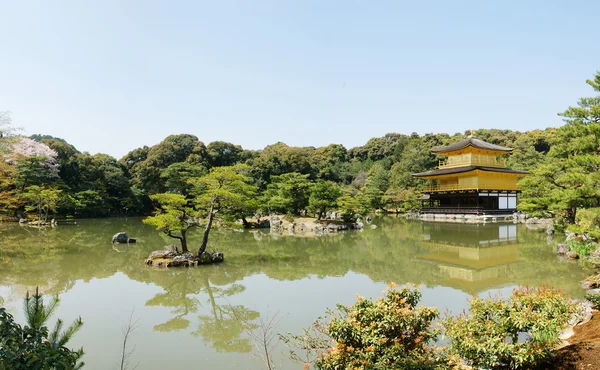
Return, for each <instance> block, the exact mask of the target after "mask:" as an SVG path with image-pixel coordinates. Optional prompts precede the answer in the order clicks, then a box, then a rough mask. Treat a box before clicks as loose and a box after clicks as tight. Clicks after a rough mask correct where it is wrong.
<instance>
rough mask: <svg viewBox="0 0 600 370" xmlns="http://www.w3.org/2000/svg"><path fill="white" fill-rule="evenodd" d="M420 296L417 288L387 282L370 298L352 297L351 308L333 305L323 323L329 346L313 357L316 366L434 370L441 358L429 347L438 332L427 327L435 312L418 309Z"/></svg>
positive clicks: (430, 309) (435, 310) (328, 369)
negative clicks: (379, 293)
mask: <svg viewBox="0 0 600 370" xmlns="http://www.w3.org/2000/svg"><path fill="white" fill-rule="evenodd" d="M420 298H421V293H420V292H419V291H418V290H416V289H412V288H411V287H402V288H395V287H394V285H393V284H392V285H391V286H390V289H388V290H387V291H386V292H385V296H384V297H383V298H380V299H378V300H376V301H372V300H369V299H363V298H361V297H358V298H357V302H356V303H355V304H354V305H352V306H349V307H346V306H341V305H340V306H338V315H337V316H335V317H334V319H333V320H331V322H330V323H329V325H328V326H327V334H328V336H329V337H330V338H331V339H332V340H333V346H332V347H330V348H328V349H327V351H326V352H325V353H323V354H322V355H321V357H320V358H318V359H317V361H316V366H317V368H319V369H323V370H330V369H331V370H333V369H437V368H439V366H441V363H442V361H441V359H439V358H438V356H437V354H436V353H435V352H434V351H433V350H432V348H431V347H430V346H429V344H430V343H431V342H432V341H433V340H435V338H436V337H437V335H438V330H435V329H433V327H432V323H433V321H434V320H435V319H436V318H437V317H438V310H437V309H436V308H432V307H423V306H419V307H418V306H417V303H418V302H419V300H420Z"/></svg>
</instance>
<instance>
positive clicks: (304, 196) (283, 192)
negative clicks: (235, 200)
mask: <svg viewBox="0 0 600 370" xmlns="http://www.w3.org/2000/svg"><path fill="white" fill-rule="evenodd" d="M308 177H309V175H308V174H306V175H302V174H300V173H298V172H290V173H285V174H283V175H279V176H272V177H271V181H272V182H271V183H270V184H269V185H268V186H267V190H266V191H265V192H264V194H263V196H262V202H261V203H262V204H264V205H266V208H267V211H269V212H284V213H293V214H295V215H299V214H300V213H301V212H302V211H303V210H305V209H306V207H307V206H308V201H309V197H310V194H311V189H312V186H313V183H312V182H311V181H310V180H309V179H308Z"/></svg>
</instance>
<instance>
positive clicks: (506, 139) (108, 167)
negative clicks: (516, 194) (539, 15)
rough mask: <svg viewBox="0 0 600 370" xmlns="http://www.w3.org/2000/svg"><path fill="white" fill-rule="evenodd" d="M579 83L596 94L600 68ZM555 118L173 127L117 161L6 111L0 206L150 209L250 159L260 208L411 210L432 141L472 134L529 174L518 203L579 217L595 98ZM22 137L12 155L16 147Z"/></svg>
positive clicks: (592, 187)
mask: <svg viewBox="0 0 600 370" xmlns="http://www.w3.org/2000/svg"><path fill="white" fill-rule="evenodd" d="M587 83H588V84H589V85H590V86H591V87H592V88H593V89H594V90H595V91H596V92H600V73H598V74H596V76H595V77H594V79H592V80H588V81H587ZM560 115H561V116H562V117H564V120H565V125H564V126H562V127H560V128H558V129H555V128H548V129H545V130H533V131H529V132H519V131H510V130H500V129H480V130H476V131H474V132H469V133H456V134H453V135H448V134H445V133H442V134H425V135H418V134H416V133H413V134H410V135H403V134H395V133H391V134H387V135H385V136H383V137H380V138H372V139H370V140H368V141H367V142H366V144H365V145H363V146H360V147H356V148H351V149H346V148H345V147H344V146H343V145H340V144H331V145H328V146H325V147H319V148H314V147H291V146H288V145H286V144H284V143H276V144H273V145H268V146H267V147H265V148H264V149H263V150H259V151H250V150H245V149H243V148H242V147H240V146H239V145H234V144H231V143H227V142H222V141H216V142H213V143H210V144H208V145H205V144H204V143H203V142H202V141H200V140H199V139H198V138H197V137H196V136H193V135H189V134H181V135H171V136H168V137H167V138H165V139H164V140H163V141H162V142H160V143H159V144H157V145H154V146H152V147H147V146H144V147H141V148H137V149H134V150H132V151H131V152H129V153H128V154H127V155H125V156H124V157H123V158H121V159H120V160H118V161H117V160H116V159H115V158H112V157H110V156H108V155H106V154H94V155H91V154H89V153H81V152H79V151H78V150H77V149H76V148H74V147H73V146H72V145H70V144H68V143H67V142H65V141H64V140H62V139H58V138H54V137H51V136H41V135H33V136H32V137H31V139H33V140H36V141H37V142H39V147H37V148H36V147H35V145H32V144H31V143H29V144H28V145H24V144H23V143H22V142H23V138H21V137H19V136H16V134H15V132H14V130H13V129H12V127H11V121H10V115H9V113H8V112H0V131H2V132H3V133H4V134H3V135H2V137H0V155H2V156H4V157H5V158H6V159H7V160H8V161H0V195H2V196H1V197H0V213H3V214H7V215H12V216H21V215H22V214H23V212H24V211H25V210H26V209H29V210H30V211H31V212H30V213H31V214H35V213H37V214H38V217H39V202H38V207H37V208H36V207H35V206H34V204H33V202H32V201H31V200H27V197H25V198H24V197H22V196H21V197H19V196H17V194H19V193H22V192H23V191H26V189H27V188H29V187H31V186H39V187H40V188H43V189H45V190H48V191H56V192H55V193H54V194H59V195H58V200H57V201H56V202H55V203H52V206H50V205H48V206H45V209H46V210H47V213H48V214H49V215H52V214H54V213H57V214H60V215H63V216H68V215H72V216H80V217H81V216H108V215H123V214H144V215H147V214H150V213H151V212H152V210H153V209H154V206H155V205H154V204H153V202H152V200H151V196H152V195H154V194H161V193H175V194H181V195H183V196H185V197H186V199H191V198H193V195H192V194H191V193H192V191H193V182H194V179H198V178H200V177H202V176H204V175H206V174H208V173H209V172H210V171H211V169H215V168H221V167H227V166H234V165H239V164H245V165H247V166H248V170H247V172H246V173H245V176H247V177H248V178H249V179H250V181H251V182H252V183H253V184H254V185H255V186H256V187H257V189H258V191H257V193H256V195H255V197H254V198H253V200H255V201H258V205H257V208H256V210H257V211H258V212H260V213H265V214H266V213H273V212H277V213H282V214H292V215H304V214H306V213H310V214H312V215H316V216H318V217H322V216H324V215H325V214H326V213H327V212H329V211H336V212H339V213H342V214H345V215H346V216H351V215H352V214H353V213H356V212H361V213H364V212H367V211H373V210H377V209H382V210H393V211H400V212H403V211H410V210H416V209H418V208H419V202H418V200H417V199H418V197H419V196H420V192H419V189H420V188H421V187H422V185H423V181H422V180H420V179H417V178H413V177H412V176H411V173H414V172H421V171H426V170H430V169H432V168H435V166H436V165H437V158H436V157H435V156H434V155H432V154H431V149H432V148H434V147H437V146H441V145H448V144H451V143H453V142H456V141H459V140H461V139H464V138H465V137H467V135H468V134H471V133H472V134H473V135H474V136H475V137H477V138H479V139H482V140H484V141H487V142H490V143H493V144H498V145H502V146H507V147H512V148H514V151H513V152H512V153H511V154H508V155H506V158H505V159H506V160H507V163H508V166H509V167H511V168H514V169H520V170H528V171H531V172H532V176H529V177H527V178H524V179H522V181H521V183H520V185H521V186H522V188H523V194H522V197H521V199H522V201H521V202H520V204H519V209H520V210H522V211H525V212H528V213H530V214H534V215H538V214H541V215H544V214H545V215H550V214H552V213H554V214H555V215H559V216H561V217H562V218H563V219H564V220H565V221H567V222H569V223H572V224H573V223H576V222H577V223H579V219H578V217H577V213H578V210H582V209H587V208H597V207H600V190H599V189H600V171H599V169H600V159H599V158H600V156H599V153H600V122H599V120H600V95H597V96H595V97H589V98H582V99H580V100H579V102H578V104H577V106H576V107H570V108H568V109H567V110H565V111H564V112H563V113H561V114H560ZM30 141H31V140H30ZM20 142H21V143H20ZM19 145H20V146H21V150H20V151H18V150H16V149H15V148H18V147H19ZM15 153H18V155H15ZM44 153H46V155H44ZM29 190H35V188H30V189H29ZM27 207H29V208H27ZM34 208H35V212H34ZM42 213H43V214H44V217H45V213H46V212H42ZM349 218H351V217H349ZM583 223H585V222H583ZM592 229H593V226H592ZM587 231H588V228H586V227H583V229H582V230H580V232H587ZM592 231H593V230H592ZM594 237H597V236H594Z"/></svg>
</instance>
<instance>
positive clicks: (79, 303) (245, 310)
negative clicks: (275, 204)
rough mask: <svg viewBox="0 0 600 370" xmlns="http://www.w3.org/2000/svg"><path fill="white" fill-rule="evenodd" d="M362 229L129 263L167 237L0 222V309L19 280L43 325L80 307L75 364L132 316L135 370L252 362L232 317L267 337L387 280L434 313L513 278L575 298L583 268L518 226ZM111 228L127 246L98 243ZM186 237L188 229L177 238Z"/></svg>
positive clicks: (279, 355)
mask: <svg viewBox="0 0 600 370" xmlns="http://www.w3.org/2000/svg"><path fill="white" fill-rule="evenodd" d="M374 224H376V225H377V226H378V227H377V228H376V229H370V228H368V229H365V230H364V231H348V232H344V233H340V234H335V235H333V234H330V235H325V236H321V237H298V236H289V235H272V234H269V230H266V231H263V230H260V231H244V232H237V231H215V232H214V233H211V241H210V244H209V249H210V248H212V249H215V250H220V251H223V252H224V254H225V263H223V264H221V265H215V266H202V267H198V268H191V269H162V270H161V269H156V268H151V267H147V266H145V265H144V264H143V262H142V261H143V259H144V258H145V257H146V256H147V255H148V254H149V252H151V251H153V250H156V249H162V247H163V246H164V245H165V244H170V243H172V240H169V239H168V238H167V237H164V236H163V235H161V234H160V233H158V232H156V231H155V230H154V229H153V228H151V227H149V226H146V225H144V224H142V223H141V221H140V219H135V218H129V219H104V220H82V221H78V224H77V225H61V226H59V227H57V228H55V229H50V230H46V231H41V230H36V229H31V228H26V227H20V226H17V225H0V251H1V252H2V254H1V255H0V305H2V306H5V307H7V308H8V309H9V311H10V312H12V313H13V314H14V315H15V317H16V318H17V320H18V321H19V322H21V323H22V322H23V321H22V320H23V317H22V310H21V306H22V297H23V295H24V294H25V291H26V290H27V289H31V288H32V287H35V286H40V287H41V289H42V290H43V291H44V292H45V293H47V294H56V293H59V294H60V297H61V305H60V307H59V309H58V310H57V313H56V314H55V316H54V318H53V319H51V324H53V322H54V319H55V318H57V317H60V318H62V319H64V320H65V321H67V322H70V321H71V320H72V319H74V318H76V317H77V316H79V315H81V316H82V318H83V320H84V323H85V324H84V326H83V328H82V329H81V331H80V332H78V333H77V335H76V336H75V337H74V339H73V340H72V341H71V342H70V345H71V347H80V346H83V347H84V349H85V351H86V355H85V356H84V359H85V362H86V368H88V369H111V368H113V367H115V365H116V363H117V362H118V361H119V359H120V354H121V352H120V351H121V345H122V333H121V329H122V326H123V325H124V324H125V323H126V322H127V321H128V319H129V317H130V315H131V314H132V312H133V317H134V318H135V319H137V320H139V328H138V329H137V330H136V331H135V332H134V333H133V335H132V337H131V338H130V343H131V344H132V349H133V345H135V350H134V352H133V355H132V358H131V361H132V363H133V364H134V365H135V364H137V363H139V367H138V368H139V369H167V368H168V369H189V368H202V369H217V368H221V369H262V368H264V366H262V364H261V362H260V361H259V360H258V359H256V358H255V357H254V356H253V355H252V353H253V352H254V348H253V344H252V342H251V341H250V340H249V337H248V336H247V335H246V333H245V332H244V330H243V329H242V327H241V325H240V322H239V318H240V317H243V318H244V320H247V321H254V322H257V320H258V319H259V317H260V318H262V319H264V320H269V319H270V318H272V317H274V316H276V317H278V328H277V331H278V332H281V333H285V332H296V333H298V332H299V331H300V330H301V328H303V327H307V326H309V325H310V324H311V323H312V322H313V321H314V319H315V318H317V317H318V316H321V315H323V314H324V312H325V310H326V309H327V308H333V307H335V304H336V303H343V304H351V303H353V302H354V300H355V297H356V294H360V295H362V296H365V297H379V296H381V291H382V290H384V289H385V287H386V284H387V282H390V281H394V282H397V283H400V284H401V283H405V282H411V283H415V284H422V293H423V299H422V301H421V303H422V304H424V305H435V306H437V307H439V308H440V311H441V312H444V311H445V310H446V309H448V310H450V311H452V312H459V311H460V310H462V309H463V308H465V307H466V306H467V304H466V300H467V298H468V297H469V296H470V295H473V294H477V295H488V294H496V293H497V292H499V293H501V294H507V293H509V292H510V290H511V289H512V288H514V287H516V286H518V285H530V286H534V285H539V284H542V283H545V284H547V285H551V286H556V287H559V288H561V289H563V290H565V291H567V292H568V293H569V294H571V295H572V296H574V297H580V296H581V295H582V291H581V289H580V288H579V282H580V281H581V280H582V279H584V278H585V276H586V272H585V271H584V270H583V269H582V268H581V267H580V265H579V263H578V262H565V261H562V262H561V261H559V260H557V257H556V256H555V254H554V252H553V246H552V245H551V244H549V242H548V240H547V236H546V234H545V233H543V232H540V231H532V230H528V229H527V228H526V227H525V226H524V225H513V224H488V225H470V224H449V223H421V222H419V221H406V220H404V219H402V218H395V217H384V218H377V219H375V221H374ZM119 231H127V232H128V233H129V235H130V236H131V237H136V238H137V240H138V243H137V244H132V245H129V246H127V245H118V246H113V245H111V243H110V240H111V237H112V235H113V234H115V233H116V232H119ZM200 234H201V233H200V231H199V230H198V231H196V232H195V233H192V235H191V243H190V245H197V244H198V243H199V241H200V238H201V235H200ZM233 310H235V314H234V313H233ZM275 357H276V365H277V368H280V369H299V368H302V366H301V365H299V364H294V363H291V362H290V361H289V360H288V359H287V349H286V348H285V346H284V345H283V344H280V345H279V346H278V347H277V349H276V350H275Z"/></svg>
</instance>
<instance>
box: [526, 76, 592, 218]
mask: <svg viewBox="0 0 600 370" xmlns="http://www.w3.org/2000/svg"><path fill="white" fill-rule="evenodd" d="M586 82H587V84H588V85H590V86H591V87H592V88H593V89H594V90H595V91H596V92H597V93H600V72H598V73H597V74H596V76H595V77H594V79H593V80H587V81H586ZM559 115H560V116H562V117H564V121H565V122H566V124H565V125H563V126H562V127H560V128H559V129H558V130H557V132H556V136H555V137H554V138H553V140H552V147H551V149H550V151H549V153H548V156H547V158H546V161H545V162H544V163H543V164H542V165H541V166H539V167H538V168H537V169H535V170H534V171H533V176H531V177H529V178H526V179H524V180H523V181H522V182H521V185H522V186H523V188H524V190H523V197H522V203H521V205H520V206H519V208H520V209H522V210H525V211H536V210H537V211H539V210H546V209H549V210H554V211H558V212H560V213H563V214H564V215H565V218H566V220H567V221H568V222H570V223H574V222H575V219H576V216H577V209H578V208H588V207H600V95H597V96H594V97H589V98H581V99H580V100H579V102H578V104H577V106H576V107H569V108H568V109H567V110H566V111H564V112H563V113H560V114H559Z"/></svg>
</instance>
